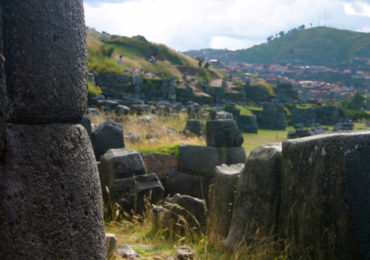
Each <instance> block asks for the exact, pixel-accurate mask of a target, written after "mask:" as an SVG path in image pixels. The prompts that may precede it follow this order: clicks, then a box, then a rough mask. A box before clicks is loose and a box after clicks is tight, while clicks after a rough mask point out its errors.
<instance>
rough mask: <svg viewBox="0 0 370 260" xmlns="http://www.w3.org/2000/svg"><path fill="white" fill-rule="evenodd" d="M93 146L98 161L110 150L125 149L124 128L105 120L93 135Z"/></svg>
mask: <svg viewBox="0 0 370 260" xmlns="http://www.w3.org/2000/svg"><path fill="white" fill-rule="evenodd" d="M92 144H93V147H94V152H95V156H96V160H100V157H101V156H102V155H103V154H104V153H105V152H106V151H108V150H109V149H112V148H123V147H125V144H124V141H123V128H122V126H121V125H120V124H118V123H115V122H110V121H108V120H104V121H103V122H102V123H100V124H99V125H98V127H97V128H96V129H95V130H94V131H93V133H92Z"/></svg>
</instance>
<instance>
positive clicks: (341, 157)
mask: <svg viewBox="0 0 370 260" xmlns="http://www.w3.org/2000/svg"><path fill="white" fill-rule="evenodd" d="M369 154H370V131H369V130H367V131H358V132H350V133H336V134H326V135H317V136H313V137H305V138H301V139H293V140H288V141H284V142H283V171H282V177H281V204H280V219H279V220H280V221H279V239H283V240H285V241H286V243H287V244H288V245H293V246H292V247H290V250H289V251H288V253H289V255H291V256H292V258H293V259H294V258H298V256H301V255H303V254H305V255H306V256H307V257H309V258H311V259H318V258H320V257H322V256H325V258H326V259H369V258H370V240H369V237H370V218H369V216H370V203H369V198H370V188H369V187H370V161H369ZM308 249H309V250H308Z"/></svg>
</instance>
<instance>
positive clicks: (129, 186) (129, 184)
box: [111, 173, 164, 214]
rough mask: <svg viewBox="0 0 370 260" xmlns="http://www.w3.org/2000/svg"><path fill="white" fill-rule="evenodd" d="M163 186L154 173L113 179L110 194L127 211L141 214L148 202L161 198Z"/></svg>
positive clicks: (155, 201) (113, 200) (157, 200)
mask: <svg viewBox="0 0 370 260" xmlns="http://www.w3.org/2000/svg"><path fill="white" fill-rule="evenodd" d="M163 191H164V188H163V186H162V183H161V181H160V180H159V178H158V176H157V175H156V174H154V173H151V174H145V175H138V176H132V177H129V178H122V179H115V181H114V183H113V185H112V188H111V196H112V202H113V203H119V204H120V205H121V207H122V209H124V210H125V211H126V212H127V213H138V214H142V213H144V211H145V210H146V209H147V206H149V205H150V203H157V202H159V201H160V200H162V199H163Z"/></svg>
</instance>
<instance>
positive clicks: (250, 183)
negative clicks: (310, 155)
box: [225, 144, 281, 249]
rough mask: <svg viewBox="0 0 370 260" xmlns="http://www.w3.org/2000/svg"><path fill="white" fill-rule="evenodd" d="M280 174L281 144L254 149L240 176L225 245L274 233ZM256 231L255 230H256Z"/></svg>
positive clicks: (269, 235) (265, 237)
mask: <svg viewBox="0 0 370 260" xmlns="http://www.w3.org/2000/svg"><path fill="white" fill-rule="evenodd" d="M280 173H281V144H268V145H262V146H259V147H257V148H256V149H254V150H253V151H252V152H251V153H250V155H249V157H248V160H247V163H246V165H245V170H244V172H243V173H242V174H241V176H240V182H239V188H238V193H237V197H236V199H235V204H234V209H233V215H232V220H231V225H230V229H229V233H228V235H227V239H226V241H225V246H226V247H229V248H231V249H232V247H233V246H235V245H238V244H239V243H240V242H242V240H243V239H244V238H245V239H247V242H253V241H256V240H258V239H261V241H262V239H267V238H268V237H271V236H273V237H274V236H275V234H276V229H277V215H278V210H279V207H278V203H279V193H280V189H279V180H280ZM257 230H258V231H257Z"/></svg>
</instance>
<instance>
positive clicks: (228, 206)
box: [208, 163, 245, 242]
mask: <svg viewBox="0 0 370 260" xmlns="http://www.w3.org/2000/svg"><path fill="white" fill-rule="evenodd" d="M244 165H245V164H242V163H240V164H232V165H230V166H227V165H220V166H216V176H215V180H214V183H213V184H212V185H211V186H210V191H209V203H208V204H209V221H208V237H209V238H210V240H211V241H212V242H220V241H222V240H224V239H225V238H226V236H227V232H228V231H229V227H230V223H231V216H232V210H233V206H234V201H235V196H236V192H237V189H238V182H239V176H240V174H241V173H242V172H243V170H244Z"/></svg>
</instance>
